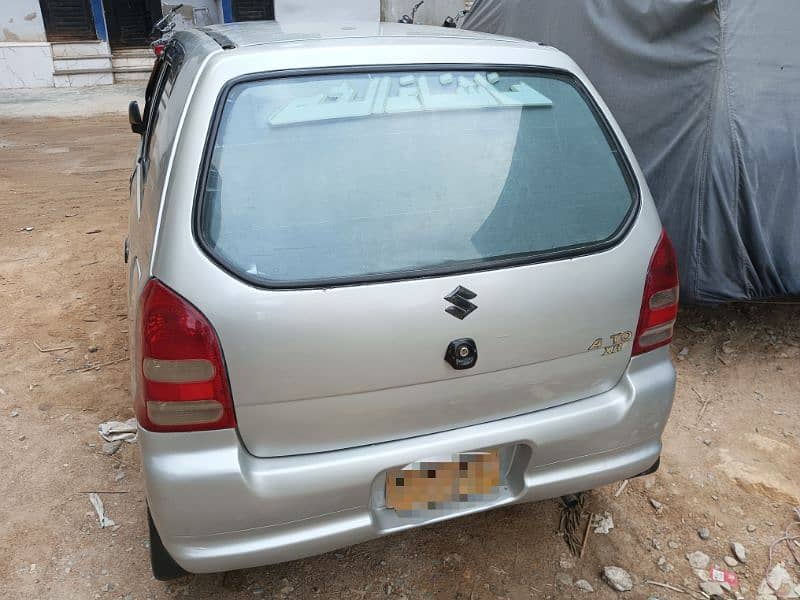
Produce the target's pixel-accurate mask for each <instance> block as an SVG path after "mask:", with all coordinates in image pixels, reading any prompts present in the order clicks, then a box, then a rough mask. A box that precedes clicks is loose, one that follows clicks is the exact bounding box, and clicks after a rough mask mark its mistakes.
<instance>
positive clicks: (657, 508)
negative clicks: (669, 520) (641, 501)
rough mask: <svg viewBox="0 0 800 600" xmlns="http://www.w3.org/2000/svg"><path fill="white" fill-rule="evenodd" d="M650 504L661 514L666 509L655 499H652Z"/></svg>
mask: <svg viewBox="0 0 800 600" xmlns="http://www.w3.org/2000/svg"><path fill="white" fill-rule="evenodd" d="M650 504H651V505H652V507H653V508H655V509H656V510H657V511H659V512H661V510H662V509H663V508H664V505H663V504H661V502H659V501H658V500H656V499H655V498H650Z"/></svg>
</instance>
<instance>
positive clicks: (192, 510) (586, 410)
mask: <svg viewBox="0 0 800 600" xmlns="http://www.w3.org/2000/svg"><path fill="white" fill-rule="evenodd" d="M674 386H675V372H674V369H673V367H672V364H671V362H670V361H669V354H668V350H667V349H666V348H661V349H658V350H655V351H653V352H650V353H648V354H645V355H642V356H639V357H635V358H634V359H632V360H631V363H630V366H629V367H628V369H626V372H625V376H624V377H623V378H622V379H621V380H620V382H619V383H618V384H617V385H616V386H615V387H614V388H612V389H611V390H609V391H608V392H605V393H603V394H599V395H597V396H593V397H591V398H585V399H583V400H579V401H576V402H572V403H570V404H565V405H562V406H558V407H554V408H550V409H545V410H541V411H537V412H534V413H530V414H527V415H522V416H517V417H512V418H509V419H501V420H498V421H493V422H490V423H483V424H480V425H474V426H471V427H463V428H460V429H455V430H452V431H446V432H441V433H436V434H432V435H427V436H422V437H418V438H412V439H407V440H398V441H394V442H386V443H384V444H376V445H372V446H365V447H361V448H351V449H348V450H337V451H332V452H323V453H319V454H315V455H313V456H307V455H304V456H291V457H278V458H257V457H254V456H252V455H250V454H249V453H248V452H247V451H246V449H245V448H244V447H243V446H242V444H241V441H240V440H239V439H238V437H237V436H236V434H235V432H233V431H231V430H223V431H212V432H196V433H188V434H187V433H174V434H156V433H149V432H142V434H141V439H140V443H141V445H142V455H143V460H144V464H143V467H144V472H145V477H146V482H147V490H148V498H149V502H150V507H151V510H152V512H153V518H154V520H155V522H156V524H157V526H158V529H159V532H160V534H161V537H162V540H163V542H164V544H165V546H166V547H167V549H168V550H169V551H170V554H171V555H172V556H173V557H174V558H175V559H176V560H177V561H178V563H179V564H180V565H181V566H182V567H184V568H185V569H187V570H189V571H191V572H198V573H200V572H212V571H216V570H222V569H238V568H246V567H252V566H256V565H259V564H268V563H275V562H283V561H287V560H294V559H297V558H301V557H303V556H309V555H312V554H318V553H320V552H325V551H328V550H333V549H335V548H339V547H342V546H346V545H349V544H353V543H356V542H360V541H364V540H367V539H371V538H375V537H379V536H381V535H385V534H387V533H392V532H394V531H398V530H401V529H405V528H408V527H413V526H419V525H422V524H428V523H432V522H436V521H441V520H444V519H448V518H452V517H455V516H459V515H462V514H468V513H471V512H476V511H480V510H486V509H489V508H493V507H497V506H501V505H507V504H511V503H516V502H526V501H532V500H542V499H546V498H552V497H557V496H561V495H565V494H569V493H576V492H579V491H582V490H586V489H591V488H594V487H598V486H601V485H605V484H608V483H611V482H613V481H617V480H620V479H625V478H628V477H633V476H635V475H637V474H639V473H642V472H644V471H646V470H647V469H648V468H650V467H651V466H653V464H654V463H655V462H656V461H657V460H658V457H659V453H660V450H661V443H660V437H661V433H662V431H663V427H664V425H665V423H666V419H667V416H668V414H669V411H670V408H671V405H672V397H673V393H674ZM503 444H519V445H521V446H523V447H524V448H526V449H527V450H528V451H529V452H528V453H527V454H525V456H524V458H525V460H524V461H522V462H523V463H524V464H522V466H521V468H520V478H519V481H518V484H517V485H516V486H512V489H510V490H509V491H508V493H507V494H505V495H503V496H501V497H500V498H498V499H497V500H496V501H495V502H492V503H488V504H486V505H485V506H481V507H477V508H471V509H464V510H461V511H452V512H449V513H445V514H438V515H436V516H433V517H431V516H428V517H419V518H416V519H415V518H410V519H408V518H406V519H404V518H400V517H398V516H397V515H396V514H395V513H394V511H392V510H390V509H387V508H386V507H385V503H384V502H383V496H382V490H383V484H384V481H385V471H386V470H387V469H391V468H395V467H398V466H402V465H404V464H407V463H409V462H413V461H415V460H419V459H420V458H423V457H426V456H446V455H451V454H456V453H459V452H465V451H469V450H474V449H480V448H487V447H494V446H499V445H503Z"/></svg>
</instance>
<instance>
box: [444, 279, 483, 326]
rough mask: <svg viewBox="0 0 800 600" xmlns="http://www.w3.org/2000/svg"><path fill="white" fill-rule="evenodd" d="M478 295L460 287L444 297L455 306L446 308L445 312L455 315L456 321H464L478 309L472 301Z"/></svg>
mask: <svg viewBox="0 0 800 600" xmlns="http://www.w3.org/2000/svg"><path fill="white" fill-rule="evenodd" d="M477 295H478V294H476V293H475V292H473V291H472V290H468V289H467V288H465V287H464V286H461V285H460V286H458V287H457V288H456V289H454V290H453V291H452V292H450V293H449V294H448V295H447V296H445V297H444V299H445V300H447V301H448V302H449V303H450V304H452V305H453V306H448V307H447V308H445V309H444V310H445V312H447V313H449V314H451V315H453V316H454V317H455V318H456V319H463V318H464V317H466V316H467V315H469V314H470V313H471V312H472V311H473V310H475V309H476V308H478V307H477V306H475V305H474V304H473V303H472V302H470V300H472V299H473V298H475V297H476V296H477Z"/></svg>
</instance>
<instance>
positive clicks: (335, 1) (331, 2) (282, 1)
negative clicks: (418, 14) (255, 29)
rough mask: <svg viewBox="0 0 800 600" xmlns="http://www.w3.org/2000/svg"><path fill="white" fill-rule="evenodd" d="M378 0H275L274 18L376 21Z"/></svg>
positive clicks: (379, 11)
mask: <svg viewBox="0 0 800 600" xmlns="http://www.w3.org/2000/svg"><path fill="white" fill-rule="evenodd" d="M380 14H381V5H380V0H275V20H276V21H282V22H284V23H289V22H292V21H295V22H297V21H339V22H343V21H376V22H377V21H378V20H379V19H380Z"/></svg>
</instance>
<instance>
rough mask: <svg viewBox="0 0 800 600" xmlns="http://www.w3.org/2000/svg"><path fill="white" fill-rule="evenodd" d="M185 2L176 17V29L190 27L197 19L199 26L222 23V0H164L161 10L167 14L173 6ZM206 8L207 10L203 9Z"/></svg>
mask: <svg viewBox="0 0 800 600" xmlns="http://www.w3.org/2000/svg"><path fill="white" fill-rule="evenodd" d="M181 3H182V4H183V8H181V9H180V10H179V11H178V15H177V16H176V17H175V30H176V31H178V30H181V29H189V28H191V27H192V26H193V23H194V21H195V20H197V22H198V23H197V24H198V26H203V25H213V24H214V23H222V5H221V3H220V0H183V2H181V0H162V2H161V12H162V14H167V13H168V12H169V11H170V10H172V8H173V7H175V6H177V5H178V4H181ZM203 9H206V10H203Z"/></svg>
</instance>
